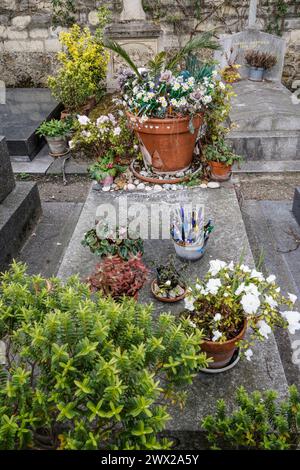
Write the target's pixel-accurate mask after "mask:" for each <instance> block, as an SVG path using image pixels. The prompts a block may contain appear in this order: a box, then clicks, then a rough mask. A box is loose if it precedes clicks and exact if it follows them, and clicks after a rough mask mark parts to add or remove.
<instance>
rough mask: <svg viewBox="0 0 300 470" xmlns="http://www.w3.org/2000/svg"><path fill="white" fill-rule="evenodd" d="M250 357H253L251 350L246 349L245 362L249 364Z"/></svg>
mask: <svg viewBox="0 0 300 470" xmlns="http://www.w3.org/2000/svg"><path fill="white" fill-rule="evenodd" d="M252 356H253V351H252V349H247V351H245V357H246V359H247V361H249V362H251V357H252Z"/></svg>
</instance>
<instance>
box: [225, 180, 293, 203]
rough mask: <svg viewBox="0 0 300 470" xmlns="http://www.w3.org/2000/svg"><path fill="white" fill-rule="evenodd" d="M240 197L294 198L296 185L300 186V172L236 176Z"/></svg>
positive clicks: (259, 198)
mask: <svg viewBox="0 0 300 470" xmlns="http://www.w3.org/2000/svg"><path fill="white" fill-rule="evenodd" d="M234 181H235V187H236V190H237V193H238V195H239V197H240V196H241V195H242V198H243V199H244V200H249V199H252V200H253V199H256V200H270V201H283V200H292V199H293V197H294V192H295V188H296V186H300V174H294V175H293V174H292V175H264V176H258V175H247V176H239V177H235V178H234Z"/></svg>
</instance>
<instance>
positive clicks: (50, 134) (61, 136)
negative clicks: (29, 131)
mask: <svg viewBox="0 0 300 470" xmlns="http://www.w3.org/2000/svg"><path fill="white" fill-rule="evenodd" d="M69 132H70V125H69V124H68V123H67V122H64V121H60V120H57V119H51V120H50V121H44V122H43V123H42V124H41V125H40V126H39V128H38V129H37V131H36V133H37V134H38V135H41V136H44V137H45V139H46V141H47V143H48V145H49V150H50V153H51V154H52V155H53V156H59V155H63V154H64V153H66V151H67V139H66V136H67V134H68V133H69Z"/></svg>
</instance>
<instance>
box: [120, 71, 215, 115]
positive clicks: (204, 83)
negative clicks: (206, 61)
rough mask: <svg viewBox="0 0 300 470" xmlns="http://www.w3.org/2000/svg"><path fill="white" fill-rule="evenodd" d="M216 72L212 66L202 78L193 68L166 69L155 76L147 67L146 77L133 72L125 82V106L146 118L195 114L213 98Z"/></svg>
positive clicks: (204, 108)
mask: <svg viewBox="0 0 300 470" xmlns="http://www.w3.org/2000/svg"><path fill="white" fill-rule="evenodd" d="M215 82H216V72H215V71H214V70H213V69H212V68H210V69H208V72H207V74H206V75H205V76H204V77H201V79H200V80H199V81H198V80H197V79H196V78H195V77H193V76H192V75H191V74H190V72H189V71H187V70H183V71H180V72H177V73H172V72H171V71H170V70H162V71H161V72H160V73H159V75H157V76H155V75H153V74H152V73H151V70H146V69H144V70H143V80H139V79H138V78H137V77H136V76H135V75H132V74H130V75H129V76H128V78H127V79H126V81H125V82H124V83H123V86H122V96H123V104H124V106H125V107H126V108H127V109H128V110H129V111H130V112H131V113H133V114H134V115H136V116H140V117H144V119H145V118H173V117H184V116H188V115H190V116H193V115H195V114H197V113H201V112H203V111H205V110H206V109H207V106H208V104H209V103H211V101H212V91H213V89H214V87H215Z"/></svg>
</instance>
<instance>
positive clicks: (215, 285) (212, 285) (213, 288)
mask: <svg viewBox="0 0 300 470" xmlns="http://www.w3.org/2000/svg"><path fill="white" fill-rule="evenodd" d="M221 286H222V283H221V280H220V279H210V280H209V281H208V283H207V284H206V291H207V293H208V294H212V295H216V294H217V293H218V290H219V288H220V287H221Z"/></svg>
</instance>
